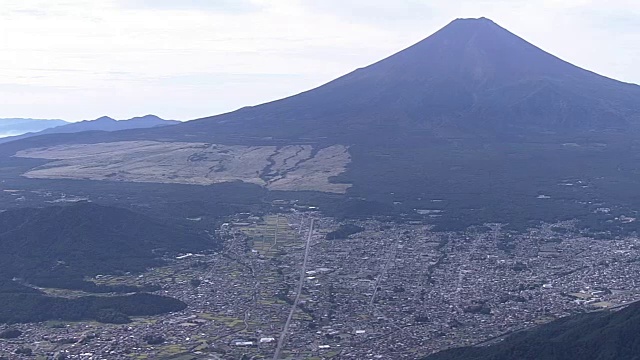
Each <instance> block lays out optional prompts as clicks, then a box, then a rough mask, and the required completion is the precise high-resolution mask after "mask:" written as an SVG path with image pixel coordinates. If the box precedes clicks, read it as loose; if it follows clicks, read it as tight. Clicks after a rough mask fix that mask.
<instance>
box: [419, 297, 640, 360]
mask: <svg viewBox="0 0 640 360" xmlns="http://www.w3.org/2000/svg"><path fill="white" fill-rule="evenodd" d="M514 359H519V360H575V359H580V360H637V359H640V303H634V304H632V305H630V306H629V307H627V308H625V309H622V310H619V311H603V312H595V313H589V314H580V315H575V316H570V317H566V318H562V319H559V320H556V321H553V322H551V323H549V324H546V325H543V326H540V327H536V328H534V329H532V330H528V331H522V332H519V333H515V334H513V335H511V336H509V337H507V338H506V339H505V340H504V341H503V342H501V343H499V344H496V345H491V346H487V347H467V348H458V349H452V350H447V351H443V352H440V353H438V354H435V355H431V356H428V357H426V358H424V360H514Z"/></svg>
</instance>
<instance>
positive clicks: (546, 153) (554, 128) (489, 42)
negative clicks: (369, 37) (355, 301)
mask: <svg viewBox="0 0 640 360" xmlns="http://www.w3.org/2000/svg"><path fill="white" fill-rule="evenodd" d="M639 122H640V87H639V86H637V85H633V84H627V83H623V82H619V81H616V80H612V79H609V78H606V77H603V76H600V75H597V74H595V73H592V72H589V71H587V70H584V69H581V68H579V67H576V66H573V65H571V64H569V63H567V62H565V61H562V60H560V59H558V58H556V57H554V56H553V55H550V54H548V53H546V52H544V51H542V50H540V49H539V48H537V47H535V46H533V45H531V44H529V43H527V42H526V41H525V40H523V39H521V38H519V37H517V36H516V35H514V34H512V33H510V32H508V31H507V30H505V29H503V28H502V27H500V26H498V25H497V24H495V23H494V22H492V21H490V20H488V19H484V18H481V19H459V20H455V21H453V22H452V23H450V24H449V25H447V26H446V27H444V28H443V29H441V30H440V31H438V32H437V33H435V34H433V35H432V36H430V37H428V38H426V39H425V40H423V41H421V42H419V43H417V44H416V45H414V46H412V47H410V48H408V49H406V50H403V51H401V52H399V53H397V54H395V55H393V56H390V57H389V58H387V59H384V60H382V61H380V62H378V63H375V64H373V65H370V66H368V67H366V68H362V69H358V70H356V71H354V72H352V73H350V74H347V75H345V76H343V77H341V78H339V79H336V80H334V81H332V82H329V83H328V84H325V85H323V86H320V87H319V88H316V89H313V90H310V91H307V92H304V93H301V94H298V95H295V96H292V97H289V98H286V99H282V100H278V101H274V102H271V103H267V104H263V105H259V106H255V107H247V108H243V109H240V110H238V111H235V112H231V113H228V114H222V115H218V116H214V117H210V118H205V119H200V120H194V121H189V122H186V123H182V124H178V125H175V126H171V127H161V128H151V129H138V130H129V131H119V132H113V133H96V132H94V133H84V134H83V136H82V137H81V138H80V137H78V136H74V135H73V134H59V135H51V136H39V137H34V138H30V139H25V140H22V141H15V142H11V143H7V144H4V145H2V146H0V156H4V159H5V160H6V161H5V163H6V164H12V165H7V166H10V168H6V169H7V170H6V171H5V173H7V174H9V173H11V174H15V172H17V171H21V174H29V175H28V176H30V177H33V178H35V177H36V176H37V177H40V178H47V179H69V178H71V179H100V180H105V181H115V180H118V181H122V182H123V184H126V182H127V181H136V180H137V179H138V177H136V176H138V175H139V174H138V175H136V174H134V175H135V176H134V175H131V171H130V168H131V165H132V164H133V165H135V164H137V163H138V162H139V160H141V159H139V154H137V153H135V152H133V153H132V154H131V157H130V158H128V159H127V162H126V163H125V164H126V165H127V168H126V169H124V168H123V169H118V168H116V167H114V168H113V169H112V171H111V172H110V173H109V174H106V175H109V177H108V178H106V177H104V176H102V175H104V174H102V175H101V174H94V173H91V174H87V173H86V171H85V170H86V168H85V165H83V164H77V163H75V162H74V163H69V162H68V161H69V160H68V159H66V158H65V159H66V160H65V159H59V160H64V161H66V162H61V161H56V160H52V161H56V162H55V163H52V164H47V163H46V162H42V161H40V162H34V160H32V159H22V158H20V159H18V158H15V157H13V156H14V155H15V154H16V153H17V152H19V151H21V150H27V149H33V148H39V149H37V150H36V151H35V152H34V151H26V152H21V153H20V154H28V153H31V154H34V153H46V152H47V149H51V147H52V146H54V145H65V144H78V143H100V144H98V145H97V146H99V147H101V148H104V147H105V146H107V147H108V146H109V145H108V144H107V145H105V143H109V142H116V141H141V140H144V141H161V142H164V143H176V142H182V143H202V144H213V145H226V146H242V147H243V148H242V149H245V147H255V148H256V149H258V150H260V151H261V152H262V153H265V154H267V153H271V154H277V153H279V151H280V149H281V148H282V149H285V150H286V149H290V148H292V146H301V147H302V148H303V149H306V150H305V151H307V150H308V152H309V154H310V158H311V159H314V158H315V157H316V156H315V155H316V154H319V153H321V150H322V149H325V148H330V147H332V146H337V148H339V149H347V151H348V154H345V156H344V159H345V161H341V162H340V164H341V165H340V167H335V166H332V168H335V170H336V171H335V173H334V172H329V171H327V172H324V171H326V170H323V172H322V174H324V175H323V176H324V178H323V179H322V181H321V182H318V183H322V184H325V185H323V187H322V188H315V190H318V191H326V190H325V189H331V188H332V187H331V186H326V182H327V181H329V182H330V183H332V184H336V185H337V186H336V188H338V189H339V190H340V192H342V191H343V190H344V191H346V193H345V195H346V196H345V197H344V198H345V199H351V200H355V201H360V202H363V203H362V204H364V205H363V206H360V205H358V206H356V207H355V208H357V209H359V210H357V211H356V212H357V214H351V215H370V213H369V209H376V211H375V212H376V213H381V212H382V213H390V212H395V213H405V214H406V213H415V212H414V209H437V210H442V212H441V213H440V215H441V216H438V217H436V216H433V217H432V216H429V218H430V221H433V222H436V223H442V222H446V223H447V224H448V225H454V226H456V227H461V228H464V227H466V226H468V225H469V224H477V223H480V224H481V223H484V222H495V221H500V222H507V223H510V224H512V225H513V224H516V223H519V224H520V225H523V226H526V221H528V220H532V219H534V220H549V221H555V220H557V218H558V217H561V218H574V217H582V218H589V219H590V218H591V217H592V215H593V213H594V211H595V210H596V209H597V208H599V207H603V206H604V207H607V208H612V209H614V211H612V212H610V213H608V215H607V216H610V218H607V219H605V220H606V221H609V220H610V221H609V222H608V223H607V224H614V225H616V226H617V225H619V222H616V221H617V220H616V218H617V217H619V216H620V215H625V214H626V215H629V213H630V212H631V213H633V212H634V211H636V209H635V208H634V204H637V203H638V202H640V194H638V193H637V191H635V190H634V189H636V188H637V187H638V186H640V177H639V176H638V174H640V167H639V166H638V165H637V164H639V163H640V155H638V154H640V144H639V143H638V142H637V141H636V138H637V135H638V124H639ZM129 144H131V143H129ZM167 146H169V145H167ZM265 147H275V150H274V152H269V151H271V150H270V149H271V148H269V149H268V150H269V151H265V149H266V148H265ZM251 149H253V148H251ZM67 150H68V149H67ZM67 150H64V149H61V148H59V147H57V148H56V151H58V152H63V151H67ZM98 150H99V149H98ZM100 151H101V150H100ZM67 155H68V151H67ZM111 155H112V154H109V153H104V156H105V157H107V158H108V157H109V156H111ZM65 156H66V155H65ZM154 156H155V155H154ZM158 156H160V157H162V156H163V155H162V154H158ZM199 158H202V156H199V157H198V159H199ZM185 159H187V160H180V161H177V162H175V163H173V162H172V163H171V164H170V166H165V167H159V166H158V167H154V168H152V169H145V170H144V174H143V175H144V179H145V181H147V182H153V181H158V182H163V181H165V180H162V179H163V178H165V179H166V178H168V177H172V175H171V174H174V173H175V171H176V169H182V168H184V167H186V166H188V168H191V167H193V166H195V165H197V164H195V162H193V163H188V162H187V161H188V159H191V160H193V159H195V158H194V157H185ZM211 159H213V158H209V157H208V158H207V161H210V160H211ZM274 159H275V157H273V156H272V157H269V156H267V157H266V158H260V159H256V161H257V162H256V163H260V164H267V166H264V167H258V168H255V169H253V170H252V175H251V179H243V178H241V177H237V176H235V175H233V176H231V174H225V173H224V171H227V170H226V169H229V167H226V168H224V167H221V166H219V165H220V164H219V163H216V164H212V165H211V169H213V170H215V169H223V170H224V171H220V172H216V171H213V170H212V171H211V172H207V174H206V177H207V181H208V183H211V184H218V183H219V180H220V179H219V177H222V178H225V177H226V178H229V179H233V181H237V180H240V181H244V182H251V183H254V184H258V183H260V184H262V183H261V182H260V181H262V182H263V183H265V184H267V185H262V186H263V187H265V188H267V189H270V188H269V186H268V184H270V183H269V181H271V180H270V178H268V177H267V176H266V175H268V176H270V177H280V176H284V178H285V179H286V177H287V175H289V176H292V175H294V174H293V173H292V172H290V173H289V174H282V173H276V172H274V171H272V170H274V169H276V168H275V167H272V166H271V165H269V164H271V161H275V160H274ZM98 160H100V161H102V160H104V159H102V158H101V159H98ZM214 160H215V159H214ZM73 161H75V160H73ZM92 161H93V160H92ZM189 161H190V160H189ZM215 161H217V160H215ZM275 162H276V163H277V161H275ZM147 163H148V162H146V160H145V164H147ZM30 164H37V165H40V166H39V167H37V171H35V172H34V171H33V170H34V168H35V167H33V166H32V167H29V166H30ZM43 164H44V167H42V165H43ZM56 164H57V165H56ZM302 164H305V163H302ZM298 165H300V164H295V166H294V168H295V169H296V171H297V169H299V168H300V167H299V166H298ZM56 166H58V167H57V168H56ZM61 166H64V168H61ZM145 166H146V165H145ZM327 166H328V165H327V164H320V166H314V167H308V168H307V170H304V171H308V172H316V173H318V171H317V169H326V168H327ZM79 167H81V168H83V169H84V170H83V171H85V172H78V173H76V172H75V170H74V169H78V168H79ZM342 167H344V171H343V170H342ZM304 171H303V172H304ZM0 173H1V172H0ZM79 174H80V175H79ZM112 174H115V175H114V176H111V175H112ZM121 174H123V175H122V176H121ZM147 174H157V179H152V178H149V177H148V176H147ZM54 175H55V177H54ZM14 176H15V175H14ZM154 176H156V175H154ZM256 177H257V178H259V179H261V180H260V181H258V180H256ZM305 177H307V176H306V174H304V173H295V178H296V179H304V178H305ZM178 178H179V177H178ZM174 179H177V178H174ZM25 181H26V180H25ZM287 181H289V180H287ZM296 181H297V180H296ZM287 183H288V184H295V183H296V182H295V181H293V182H287ZM123 186H125V185H123ZM271 189H272V190H273V188H271ZM278 190H284V191H292V190H304V191H309V190H314V188H309V187H303V186H296V187H290V186H287V187H278ZM278 196H285V197H287V196H288V197H292V198H297V199H299V198H300V197H301V196H304V195H303V194H300V191H298V193H296V194H294V195H292V194H290V193H282V194H281V193H279V194H278ZM314 199H315V200H317V199H319V198H318V197H316V198H314ZM362 204H361V205H362ZM589 221H591V220H589ZM591 225H594V224H591ZM624 226H625V227H634V226H635V224H631V225H624Z"/></svg>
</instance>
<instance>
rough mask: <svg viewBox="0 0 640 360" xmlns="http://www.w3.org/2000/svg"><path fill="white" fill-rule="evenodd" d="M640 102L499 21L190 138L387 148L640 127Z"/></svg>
mask: <svg viewBox="0 0 640 360" xmlns="http://www.w3.org/2000/svg"><path fill="white" fill-rule="evenodd" d="M638 99H640V86H637V85H632V84H626V83H622V82H619V81H615V80H612V79H609V78H606V77H603V76H600V75H597V74H595V73H592V72H589V71H587V70H584V69H581V68H579V67H576V66H573V65H571V64H569V63H567V62H565V61H562V60H560V59H558V58H557V57H555V56H553V55H551V54H548V53H546V52H544V51H542V50H541V49H539V48H537V47H535V46H534V45H532V44H530V43H528V42H526V41H525V40H523V39H521V38H519V37H517V36H516V35H514V34H512V33H510V32H509V31H507V30H505V29H503V28H502V27H500V26H498V25H497V24H495V23H494V22H492V21H491V20H488V19H485V18H480V19H458V20H455V21H453V22H452V23H451V24H449V25H448V26H446V27H445V28H443V29H442V30H440V31H438V32H436V33H435V34H433V35H432V36H430V37H428V38H426V39H425V40H423V41H421V42H419V43H417V44H415V45H414V46H412V47H410V48H408V49H406V50H403V51H401V52H399V53H397V54H395V55H393V56H391V57H389V58H387V59H384V60H382V61H380V62H378V63H375V64H373V65H371V66H368V67H366V68H363V69H358V70H356V71H354V72H352V73H350V74H348V75H345V76H343V77H341V78H339V79H337V80H334V81H332V82H330V83H328V84H326V85H323V86H321V87H319V88H317V89H313V90H311V91H307V92H305V93H302V94H299V95H296V96H292V97H290V98H286V99H283V100H279V101H275V102H272V103H268V104H264V105H260V106H256V107H249V108H244V109H241V110H239V111H236V112H233V113H230V114H225V115H221V116H217V117H212V118H207V119H203V120H199V121H193V122H190V123H188V124H184V126H183V129H184V130H183V131H186V132H188V133H194V132H198V131H202V132H206V133H216V134H219V133H222V134H224V135H225V136H227V135H232V136H233V135H236V136H256V137H265V136H275V137H283V138H287V139H291V138H318V137H329V138H331V139H340V141H349V142H359V141H365V142H381V141H387V140H388V139H389V134H396V135H397V136H398V137H397V138H396V140H398V141H404V137H405V136H408V135H411V134H413V133H414V132H415V131H422V133H421V134H420V135H436V136H438V137H449V136H452V135H454V136H455V135H457V134H460V133H461V132H462V133H468V132H469V131H478V130H479V131H480V133H481V134H486V135H489V136H491V135H496V134H499V133H503V132H509V131H514V130H518V129H529V130H539V131H551V132H562V131H571V130H576V129H581V130H584V129H603V128H624V127H626V126H628V125H630V124H636V123H637V122H638V121H640V102H639V101H638ZM213 130H215V131H213ZM364 135H366V137H364ZM361 137H364V139H360V138H361Z"/></svg>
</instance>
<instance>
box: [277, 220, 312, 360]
mask: <svg viewBox="0 0 640 360" xmlns="http://www.w3.org/2000/svg"><path fill="white" fill-rule="evenodd" d="M313 221H314V220H313V219H311V224H310V225H309V235H307V245H306V246H305V249H304V260H303V261H302V268H301V269H300V280H299V281H298V289H297V291H296V299H295V300H294V301H293V305H292V306H291V311H290V312H289V317H288V318H287V322H286V323H285V324H284V328H283V329H282V333H280V338H279V339H278V346H277V347H276V353H275V354H274V355H273V360H279V359H280V354H281V353H282V346H283V345H284V342H285V340H286V338H287V332H288V331H289V325H290V324H291V320H292V319H293V314H294V313H295V312H296V308H297V307H298V302H299V301H300V295H301V294H302V286H303V285H304V278H305V276H306V275H307V259H308V258H309V249H311V236H312V235H313Z"/></svg>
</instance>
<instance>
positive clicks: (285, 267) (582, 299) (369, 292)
mask: <svg viewBox="0 0 640 360" xmlns="http://www.w3.org/2000/svg"><path fill="white" fill-rule="evenodd" d="M312 219H313V222H312ZM311 224H313V225H311ZM357 224H358V225H360V226H362V227H364V228H365V231H363V232H361V233H358V234H355V235H352V236H350V237H349V238H348V239H343V240H326V234H327V233H328V232H330V231H332V230H335V229H336V228H337V226H338V223H337V222H335V221H334V220H333V219H330V218H323V217H320V215H319V214H317V213H311V212H292V213H287V214H279V215H278V214H274V215H269V216H265V217H264V218H251V217H249V218H248V219H246V218H235V219H231V220H230V222H229V223H228V224H225V225H223V227H222V228H221V229H220V234H219V235H220V236H222V237H223V238H225V239H226V243H225V248H224V250H223V251H221V252H220V253H217V254H214V255H198V254H194V255H186V256H183V257H180V259H175V260H173V263H172V265H170V266H167V267H163V268H157V269H152V270H150V271H149V272H147V273H145V274H141V275H129V276H119V277H118V276H100V277H98V278H97V279H94V280H95V281H96V282H99V283H105V284H111V285H115V284H149V283H155V284H159V285H161V286H163V290H161V291H160V292H158V293H159V294H164V295H169V296H172V297H176V298H179V299H181V300H183V301H184V302H186V303H187V304H188V305H189V308H188V309H187V310H185V311H183V312H180V313H174V314H169V315H163V316H157V317H150V318H141V319H136V321H135V322H134V323H132V324H126V325H104V324H97V323H65V324H62V323H43V324H25V325H19V326H11V328H18V329H19V330H21V331H23V333H24V334H23V335H22V337H20V338H18V339H16V340H0V351H1V352H3V353H12V352H14V351H15V350H16V349H17V348H18V347H21V346H29V347H30V348H32V349H33V351H34V353H35V354H40V355H44V354H46V353H49V354H54V353H56V352H63V353H65V354H67V355H68V358H76V359H102V358H108V359H240V358H245V359H250V358H255V359H272V358H280V359H330V358H331V359H416V358H420V357H421V356H424V355H427V354H430V353H433V352H435V351H438V350H442V349H446V348H450V347H457V346H463V345H472V344H481V343H486V341H487V340H489V341H490V340H492V339H496V338H499V337H500V336H501V335H503V334H507V333H510V332H513V331H517V330H520V329H523V328H527V327H531V326H534V325H536V324H540V323H544V322H548V321H550V320H553V319H555V318H558V317H562V316H566V315H570V314H572V313H576V312H585V311H593V310H597V309H603V308H612V307H616V306H620V305H623V304H626V303H629V302H632V301H635V300H638V299H640V283H638V281H637V280H636V279H638V278H639V277H638V275H639V274H640V239H638V238H636V237H625V238H620V239H616V240H596V239H592V238H589V237H585V236H583V235H581V234H580V233H579V232H578V231H576V230H575V229H574V228H573V223H572V222H563V223H557V224H553V225H550V224H547V225H543V226H541V227H539V228H535V229H531V230H530V231H528V232H526V233H522V234H516V233H510V232H507V231H505V230H503V228H502V226H501V225H499V224H485V226H483V227H478V228H475V229H473V228H472V229H469V230H468V231H466V232H464V233H458V232H456V233H448V232H433V231H431V230H430V228H429V226H425V225H421V224H414V225H411V224H397V223H385V222H380V221H375V220H370V221H362V222H358V223H357ZM310 226H313V228H312V229H310ZM309 234H310V235H309ZM305 253H306V256H305ZM302 272H304V275H303V276H302V278H303V279H304V280H303V283H302V285H301V289H302V291H301V292H300V293H299V294H298V288H299V286H300V283H299V280H300V278H301V273H302ZM192 280H200V281H201V282H200V284H198V282H197V281H192ZM58 295H59V294H58ZM289 314H292V315H291V318H290V321H288V317H289ZM285 324H286V326H285ZM4 328H9V326H1V327H0V330H3V329H4ZM283 329H286V332H285V333H284V334H283ZM94 335H96V336H94ZM145 335H159V336H161V337H163V338H164V339H165V340H166V341H165V342H164V343H163V344H159V345H148V344H147V343H146V342H145V340H144V339H143V338H144V337H145ZM279 342H280V346H281V351H282V352H281V354H280V355H279V356H275V354H276V352H277V351H276V348H277V347H278V343H279ZM243 355H246V356H245V357H243Z"/></svg>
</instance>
